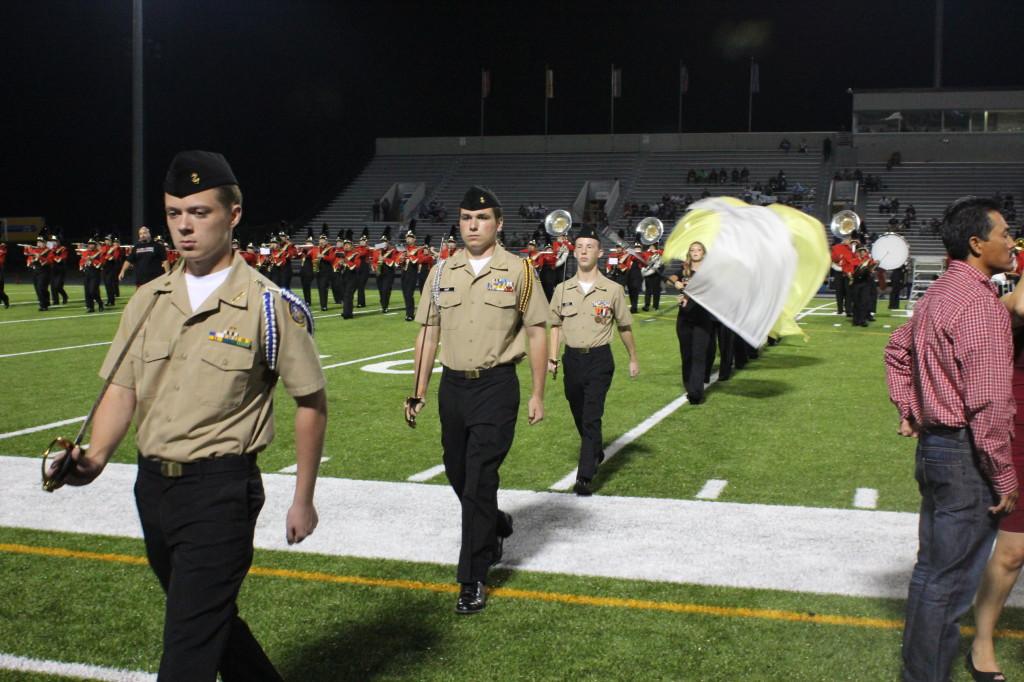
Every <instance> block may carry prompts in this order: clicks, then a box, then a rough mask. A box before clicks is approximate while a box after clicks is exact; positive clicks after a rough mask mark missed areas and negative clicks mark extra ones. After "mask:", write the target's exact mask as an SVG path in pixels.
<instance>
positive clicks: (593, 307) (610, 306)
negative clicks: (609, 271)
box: [548, 273, 633, 348]
mask: <svg viewBox="0 0 1024 682" xmlns="http://www.w3.org/2000/svg"><path fill="white" fill-rule="evenodd" d="M549 313H550V314H549V318H548V321H549V322H550V323H551V326H552V327H561V328H562V337H563V338H564V339H565V345H567V346H569V347H570V348H596V347H598V346H604V345H607V344H609V343H611V341H612V320H615V324H616V326H617V327H619V328H622V327H629V326H630V325H632V324H633V315H632V314H631V313H630V312H629V306H628V305H627V304H626V295H625V293H624V292H623V289H622V285H621V284H617V283H615V282H613V281H611V280H610V279H608V278H607V277H605V276H604V275H602V274H601V273H597V280H596V281H595V282H594V286H593V287H591V289H590V291H588V292H587V293H583V289H581V288H580V280H579V277H578V276H577V275H573V276H572V277H570V278H569V279H567V280H565V281H564V282H562V283H561V284H559V285H558V286H557V287H555V293H554V294H553V295H552V296H551V308H550V310H549Z"/></svg>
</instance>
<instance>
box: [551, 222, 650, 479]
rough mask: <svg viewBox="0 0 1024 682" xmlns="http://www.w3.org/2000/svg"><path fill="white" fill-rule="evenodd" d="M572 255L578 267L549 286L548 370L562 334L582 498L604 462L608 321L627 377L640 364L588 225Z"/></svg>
mask: <svg viewBox="0 0 1024 682" xmlns="http://www.w3.org/2000/svg"><path fill="white" fill-rule="evenodd" d="M574 253H575V254H576V261H577V263H578V264H579V270H577V272H576V274H575V275H573V276H572V277H571V278H569V279H568V280H566V281H565V282H563V283H561V284H559V285H558V286H557V287H556V288H555V292H554V296H553V297H552V299H551V308H550V314H549V316H548V321H549V322H550V323H551V342H550V343H549V344H548V351H549V353H550V356H549V359H548V371H549V372H551V373H552V374H555V373H556V372H557V371H558V346H559V344H560V343H561V341H562V339H563V338H564V339H565V354H564V355H563V356H562V362H563V364H564V365H565V371H564V373H563V374H562V382H563V385H564V387H565V398H566V400H568V401H569V409H570V410H572V418H573V421H574V422H576V431H578V432H579V434H580V460H579V467H578V469H577V476H576V485H575V486H574V487H573V491H574V492H575V493H576V494H577V495H582V496H587V495H590V494H591V487H590V482H591V480H593V478H594V474H595V473H597V467H598V465H599V464H600V463H601V462H602V461H604V450H603V443H604V441H603V439H602V436H601V416H602V415H603V414H604V399H605V396H607V395H608V389H609V387H611V385H612V376H613V375H614V374H615V361H614V359H613V358H612V350H611V345H610V344H611V341H612V322H613V321H614V323H615V326H616V327H618V329H619V337H620V338H621V339H622V344H623V345H624V346H625V347H626V351H627V352H628V353H629V376H631V377H635V376H636V375H637V374H638V373H639V372H640V365H639V363H638V362H637V357H636V343H635V342H634V340H633V329H632V324H633V316H632V315H631V314H630V311H629V309H628V308H627V307H626V297H625V295H624V294H623V291H622V287H621V286H619V285H618V284H616V283H615V282H613V281H611V280H610V279H608V278H607V277H605V276H604V275H602V274H601V272H600V271H599V270H598V269H597V261H598V259H599V258H600V257H601V256H602V255H604V254H603V252H602V251H601V239H600V237H598V235H597V233H596V232H594V229H593V228H592V227H589V226H588V227H584V228H583V229H582V230H580V233H579V235H578V236H577V237H576V244H575V250H574Z"/></svg>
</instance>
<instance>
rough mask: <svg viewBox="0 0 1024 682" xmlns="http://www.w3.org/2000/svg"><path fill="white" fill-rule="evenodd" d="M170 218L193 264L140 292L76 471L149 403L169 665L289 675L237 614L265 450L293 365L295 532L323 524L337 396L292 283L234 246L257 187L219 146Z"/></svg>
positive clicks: (90, 469)
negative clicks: (322, 489)
mask: <svg viewBox="0 0 1024 682" xmlns="http://www.w3.org/2000/svg"><path fill="white" fill-rule="evenodd" d="M164 192H165V194H164V203H165V209H166V216H167V227H168V229H169V230H170V232H171V235H172V237H173V238H174V242H175V245H176V246H177V248H178V249H179V250H180V251H181V255H182V258H183V259H184V262H185V267H184V268H177V269H175V270H174V271H172V272H171V273H168V274H166V275H164V276H163V277H159V278H157V279H155V280H153V281H152V282H150V283H148V284H146V285H145V286H143V287H141V288H140V289H139V290H138V292H137V293H136V295H135V296H133V297H132V299H131V300H130V301H129V303H128V305H127V306H126V308H125V312H124V316H123V317H122V319H121V324H120V327H119V328H118V332H117V336H116V337H115V338H114V342H113V344H112V345H111V348H110V351H109V353H108V355H107V359H106V361H105V362H104V365H103V369H102V370H101V376H104V377H106V376H108V375H109V374H110V372H111V371H112V370H113V364H114V362H115V358H116V357H117V356H118V355H119V354H120V351H121V350H122V349H123V348H124V346H125V344H126V343H127V342H128V339H129V338H130V337H131V332H132V330H134V329H136V328H137V327H138V326H139V325H140V324H142V325H144V326H142V327H141V331H140V333H139V334H138V335H137V336H136V337H135V340H134V341H133V342H132V344H131V346H130V347H129V349H128V354H127V356H126V358H125V361H124V362H123V364H121V366H120V367H119V368H118V369H117V371H116V372H115V373H114V376H113V379H112V381H113V383H112V384H111V385H110V388H109V390H108V391H107V392H106V394H105V395H104V397H103V400H102V402H101V403H100V405H99V408H98V409H97V411H96V418H95V423H94V425H93V429H92V443H91V447H90V449H89V454H88V455H84V454H83V453H82V452H81V451H80V450H79V449H78V448H76V449H75V450H73V451H72V457H73V458H74V460H75V464H76V466H75V467H74V468H73V469H72V472H71V474H70V475H69V476H68V479H67V483H69V484H71V485H85V484H87V483H89V482H91V481H92V480H93V479H94V478H95V477H96V476H98V475H99V474H100V472H101V471H102V470H103V468H104V466H105V465H106V463H107V461H108V460H109V458H110V456H111V455H112V454H113V453H114V451H115V450H116V449H117V445H118V443H119V442H120V441H121V439H122V438H123V437H124V435H125V433H126V432H127V430H128V427H129V426H130V425H131V421H132V415H133V414H135V415H136V417H137V421H136V424H137V432H138V433H137V441H138V449H139V473H138V480H137V482H136V485H135V497H136V503H137V506H138V509H139V517H140V520H141V522H142V530H143V536H144V538H145V542H146V555H147V558H148V559H149V564H150V566H151V567H152V568H153V571H154V572H155V573H156V575H157V578H158V579H159V580H160V584H161V586H162V587H163V588H164V591H165V592H166V593H167V607H166V612H165V621H164V640H163V641H164V649H163V656H162V658H161V661H160V673H159V677H160V679H162V680H163V679H166V680H200V681H209V682H213V680H215V679H216V677H217V673H218V672H219V673H220V675H221V677H222V678H223V679H224V680H226V681H229V680H280V679H281V678H280V675H278V673H277V671H276V670H275V669H274V666H273V665H272V664H271V662H270V660H269V659H268V658H267V656H266V654H264V652H263V650H262V648H261V647H260V645H259V643H258V642H257V641H256V639H255V637H253V635H252V633H251V632H250V631H249V628H248V626H247V625H246V624H245V622H244V621H242V620H241V619H240V618H239V617H238V608H237V606H236V604H235V599H236V597H237V595H238V590H239V588H240V587H241V584H242V579H243V578H244V577H245V575H246V573H247V572H248V570H249V566H250V565H251V564H252V554H253V548H252V542H253V532H254V530H255V526H256V519H257V517H258V515H259V512H260V508H261V507H262V506H263V500H264V496H263V483H262V480H261V478H260V471H259V468H258V467H257V466H256V455H257V453H259V452H260V451H261V450H263V449H264V448H265V447H266V446H267V445H268V444H269V443H270V441H271V440H272V439H273V436H274V432H273V425H274V414H273V394H274V386H275V384H276V383H277V380H278V378H280V379H281V381H282V382H283V383H284V387H285V389H286V390H287V391H288V392H289V394H291V395H292V396H293V397H294V398H295V401H296V403H297V405H298V408H297V410H296V414H295V448H296V455H297V463H298V471H297V476H296V485H295V497H294V499H293V502H292V506H291V508H290V509H289V510H288V515H287V519H286V536H287V539H288V542H289V543H291V542H300V541H302V540H303V539H304V538H305V537H306V536H308V535H309V534H310V533H312V532H313V529H314V528H315V527H316V525H317V514H316V509H315V508H314V506H313V489H314V485H315V483H316V474H317V466H318V464H319V461H320V454H321V451H322V450H323V439H324V429H325V425H326V420H327V406H326V405H327V403H326V394H325V392H324V376H323V372H322V370H321V369H320V364H319V356H318V354H317V350H316V346H315V344H314V343H313V339H312V330H313V328H312V317H311V316H310V314H309V311H308V310H307V309H306V307H305V305H304V304H303V302H302V301H301V299H299V298H298V297H296V296H295V295H294V294H292V293H291V292H288V291H285V290H281V289H278V288H277V287H275V286H274V285H273V284H272V283H271V282H270V280H268V279H267V278H265V277H263V276H262V275H260V274H259V273H258V272H256V271H255V270H253V269H252V268H250V267H248V266H247V265H246V263H245V261H244V260H242V258H241V257H240V256H238V255H236V254H234V253H233V252H232V249H231V233H232V230H233V229H234V227H235V226H236V225H237V224H238V221H239V220H240V219H241V215H242V205H241V204H242V196H241V191H240V190H239V189H238V184H237V180H235V177H234V174H233V172H232V171H231V167H230V166H229V165H228V163H227V161H226V160H225V159H224V157H223V156H221V155H220V154H215V153H212V152H202V151H192V152H182V153H180V154H178V155H177V156H176V157H175V158H174V161H173V162H172V163H171V168H170V170H169V171H168V173H167V178H166V180H165V181H164Z"/></svg>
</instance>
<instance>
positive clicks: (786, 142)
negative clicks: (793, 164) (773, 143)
mask: <svg viewBox="0 0 1024 682" xmlns="http://www.w3.org/2000/svg"><path fill="white" fill-rule="evenodd" d="M792 147H793V145H792V143H790V141H789V138H788V137H784V138H782V141H781V142H779V149H781V150H782V151H784V152H786V153H787V154H788V153H789V150H790V149H791V148H792Z"/></svg>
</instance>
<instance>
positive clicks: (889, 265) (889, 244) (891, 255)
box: [871, 232, 910, 270]
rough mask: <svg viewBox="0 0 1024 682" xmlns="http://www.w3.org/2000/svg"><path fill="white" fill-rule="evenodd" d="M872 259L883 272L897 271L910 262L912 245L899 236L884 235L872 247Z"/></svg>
mask: <svg viewBox="0 0 1024 682" xmlns="http://www.w3.org/2000/svg"><path fill="white" fill-rule="evenodd" d="M871 257H872V258H873V259H875V260H876V261H878V267H880V268H882V269H883V270H895V269H896V268H899V267H902V266H904V265H906V264H907V261H908V260H910V245H909V244H907V240H906V239H904V238H903V237H901V236H900V235H898V234H893V233H892V232H889V233H887V234H883V235H882V236H881V237H879V238H878V239H876V240H875V243H874V244H872V245H871Z"/></svg>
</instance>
